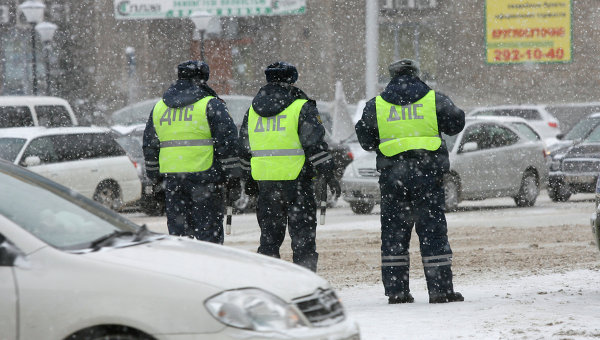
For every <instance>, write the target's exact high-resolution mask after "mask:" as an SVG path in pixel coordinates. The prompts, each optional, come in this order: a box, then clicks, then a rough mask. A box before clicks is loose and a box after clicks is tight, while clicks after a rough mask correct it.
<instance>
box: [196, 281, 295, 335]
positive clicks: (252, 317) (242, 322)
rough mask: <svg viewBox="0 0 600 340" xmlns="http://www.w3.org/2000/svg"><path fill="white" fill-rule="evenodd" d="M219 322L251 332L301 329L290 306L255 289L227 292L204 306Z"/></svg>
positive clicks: (212, 298) (210, 299)
mask: <svg viewBox="0 0 600 340" xmlns="http://www.w3.org/2000/svg"><path fill="white" fill-rule="evenodd" d="M204 305H205V306H206V309H208V311H209V312H210V313H211V314H212V316H214V317H215V318H216V319H217V320H219V321H220V322H222V323H224V324H226V325H228V326H232V327H236V328H243V329H249V330H254V331H281V330H286V329H291V328H297V327H304V326H306V325H305V324H304V321H303V320H302V318H301V317H300V315H299V314H298V311H297V310H296V309H295V308H294V306H293V305H290V304H288V303H286V302H285V301H283V300H281V299H280V298H278V297H277V296H275V295H273V294H270V293H267V292H265V291H263V290H260V289H256V288H245V289H239V290H228V291H225V292H223V293H220V294H218V295H215V296H213V297H211V298H209V299H208V300H206V301H205V302H204Z"/></svg>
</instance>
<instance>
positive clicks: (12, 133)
mask: <svg viewBox="0 0 600 340" xmlns="http://www.w3.org/2000/svg"><path fill="white" fill-rule="evenodd" d="M109 131H110V130H109V129H108V128H105V127H99V126H74V127H58V128H45V127H41V126H36V127H18V128H6V129H0V137H21V138H27V139H31V138H34V137H39V136H48V135H58V134H74V133H106V132H109Z"/></svg>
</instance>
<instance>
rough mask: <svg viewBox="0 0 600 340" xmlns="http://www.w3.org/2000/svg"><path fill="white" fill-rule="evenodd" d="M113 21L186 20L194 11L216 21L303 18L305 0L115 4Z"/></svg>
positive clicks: (126, 0) (121, 0)
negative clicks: (225, 19)
mask: <svg viewBox="0 0 600 340" xmlns="http://www.w3.org/2000/svg"><path fill="white" fill-rule="evenodd" d="M114 9H115V18H116V19H121V20H127V19H169V18H187V17H189V16H190V14H191V13H192V12H194V11H198V10H202V11H206V12H208V13H210V14H212V15H214V16H218V17H243V16H258V15H290V14H302V13H304V12H305V11H306V0H114Z"/></svg>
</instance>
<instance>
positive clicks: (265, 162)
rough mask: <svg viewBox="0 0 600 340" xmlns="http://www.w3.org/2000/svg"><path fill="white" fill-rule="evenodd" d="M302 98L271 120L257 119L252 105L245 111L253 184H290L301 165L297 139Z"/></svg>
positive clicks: (268, 118)
mask: <svg viewBox="0 0 600 340" xmlns="http://www.w3.org/2000/svg"><path fill="white" fill-rule="evenodd" d="M306 102H307V100H306V99H296V100H295V101H294V102H293V103H292V104H291V105H290V106H288V107H287V108H286V109H285V110H283V111H282V112H280V113H278V114H277V115H275V116H272V117H261V116H259V115H258V114H257V113H256V112H255V111H254V108H253V107H252V106H250V110H249V112H248V139H249V140H250V151H251V154H252V158H251V159H250V168H251V173H252V178H254V179H255V180H257V181H291V180H294V179H296V178H298V175H299V174H300V171H301V170H302V167H303V166H304V160H305V156H304V149H302V144H301V143H300V137H299V136H298V120H299V118H300V110H302V106H303V105H304V103H306Z"/></svg>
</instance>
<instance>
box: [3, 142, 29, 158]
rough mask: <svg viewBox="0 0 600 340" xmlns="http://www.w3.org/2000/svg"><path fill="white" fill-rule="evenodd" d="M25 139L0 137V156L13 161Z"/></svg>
mask: <svg viewBox="0 0 600 340" xmlns="http://www.w3.org/2000/svg"><path fill="white" fill-rule="evenodd" d="M26 141H27V140H26V139H23V138H0V158H1V159H5V160H7V161H10V162H14V161H15V159H17V156H18V155H19V152H20V151H21V149H22V148H23V145H25V142H26Z"/></svg>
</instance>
